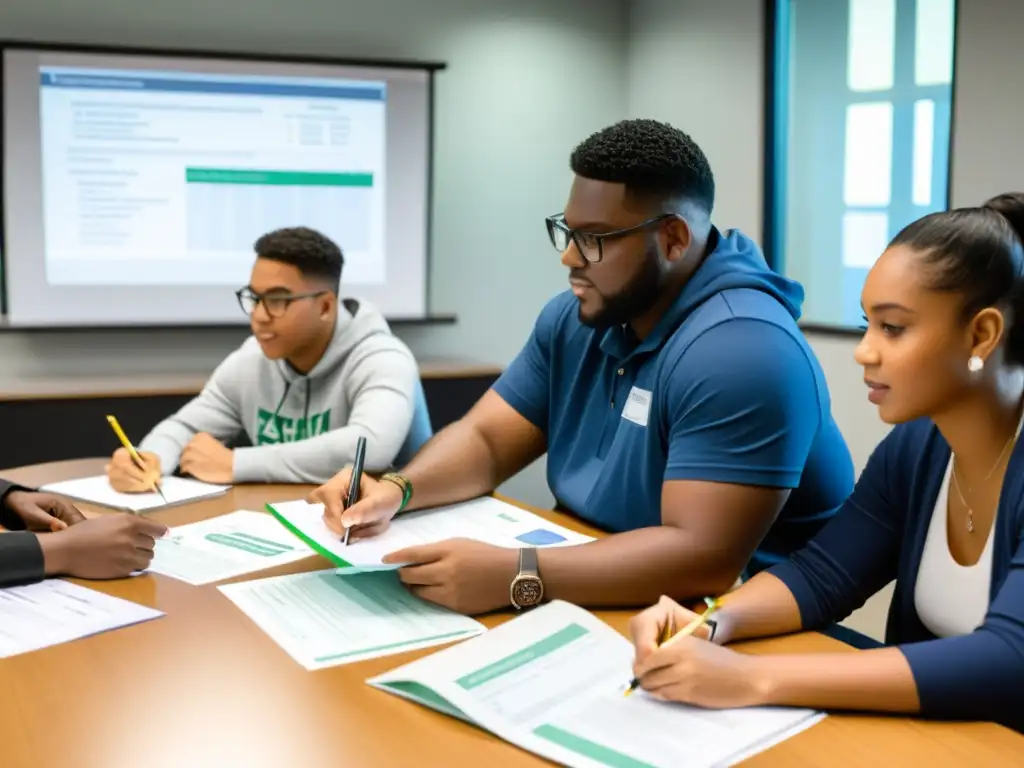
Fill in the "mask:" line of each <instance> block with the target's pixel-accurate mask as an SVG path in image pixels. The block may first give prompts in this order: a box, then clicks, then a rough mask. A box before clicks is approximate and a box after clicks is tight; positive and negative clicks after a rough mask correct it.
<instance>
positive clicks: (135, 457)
mask: <svg viewBox="0 0 1024 768" xmlns="http://www.w3.org/2000/svg"><path fill="white" fill-rule="evenodd" d="M107 422H108V423H109V424H110V428H111V429H113V430H114V434H115V435H117V439H118V440H120V441H121V445H123V446H124V449H125V450H126V451H128V455H129V456H131V457H132V461H134V462H135V464H136V466H137V467H138V468H139V469H141V470H142V471H143V472H145V471H146V462H145V461H144V460H143V459H142V457H141V456H139V452H138V451H136V450H135V446H134V445H132V441H131V440H129V439H128V435H126V434H125V433H124V430H123V429H121V425H120V424H119V423H118V421H117V418H116V417H114V416H109V415H108V416H107ZM153 490H154V491H156V492H157V493H159V494H160V498H161V499H163V500H164V503H165V504H166V503H167V497H166V496H164V492H163V491H162V490H160V485H159V483H157V482H155V481H154V483H153Z"/></svg>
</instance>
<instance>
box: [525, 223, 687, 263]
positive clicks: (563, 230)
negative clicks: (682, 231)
mask: <svg viewBox="0 0 1024 768" xmlns="http://www.w3.org/2000/svg"><path fill="white" fill-rule="evenodd" d="M675 215H676V214H674V213H663V214H661V215H660V216H655V217H654V218H653V219H648V220H647V221H642V222H640V223H639V224H635V225H633V226H632V227H626V228H625V229H616V230H613V231H611V232H581V231H580V230H578V229H570V228H569V227H568V226H566V224H565V214H561V213H556V214H555V215H554V216H548V217H547V219H545V223H546V224H547V227H548V237H550V238H551V244H552V245H553V246H555V250H556V251H558V252H559V253H563V252H564V251H565V249H566V248H568V247H569V243H571V242H573V243H576V248H577V250H579V252H580V255H581V256H582V257H583V258H584V259H586V260H587V261H588V262H590V263H591V264H596V263H597V262H599V261H600V260H601V259H602V258H604V241H605V240H608V239H610V238H615V237H623V236H624V235H631V234H633V233H634V232H638V231H640V230H641V229H645V228H646V227H649V226H651V225H652V224H657V223H659V222H661V221H664V220H665V219H671V218H674V217H675Z"/></svg>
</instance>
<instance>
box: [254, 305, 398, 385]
mask: <svg viewBox="0 0 1024 768" xmlns="http://www.w3.org/2000/svg"><path fill="white" fill-rule="evenodd" d="M377 335H386V336H388V337H391V328H390V327H389V326H388V322H387V320H385V319H384V315H382V314H381V313H380V312H379V311H378V310H377V308H376V307H374V306H373V305H371V304H369V303H368V302H366V301H364V300H362V299H341V300H340V301H339V302H338V320H337V322H336V323H335V325H334V334H333V335H332V336H331V342H330V344H328V345H327V349H325V350H324V354H323V357H321V358H320V360H319V361H318V362H317V364H316V365H314V366H313V368H312V370H310V371H309V373H305V374H303V373H299V372H298V371H296V370H295V369H294V368H292V367H291V366H290V365H289V364H288V363H287V362H286V361H284V360H275V361H274V364H275V366H276V367H277V369H278V370H279V371H280V372H281V375H282V376H283V377H284V380H285V381H286V382H288V383H289V384H294V383H296V382H299V381H302V380H303V379H308V380H310V381H311V382H315V380H316V379H320V378H323V377H324V376H329V375H330V374H331V372H333V371H334V370H336V369H337V368H338V367H339V366H340V365H341V364H342V363H343V362H344V361H345V360H346V358H348V356H349V355H350V354H351V353H352V350H354V349H355V348H356V347H357V346H358V345H360V344H362V343H363V342H364V341H366V340H367V339H369V338H370V337H371V336H377ZM313 385H314V386H315V383H314V384H313Z"/></svg>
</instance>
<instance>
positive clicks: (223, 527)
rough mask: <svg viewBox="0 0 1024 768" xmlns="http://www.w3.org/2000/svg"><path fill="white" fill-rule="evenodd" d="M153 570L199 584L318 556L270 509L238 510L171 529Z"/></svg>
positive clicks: (159, 547) (159, 545)
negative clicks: (269, 510) (265, 510)
mask: <svg viewBox="0 0 1024 768" xmlns="http://www.w3.org/2000/svg"><path fill="white" fill-rule="evenodd" d="M153 554H154V557H153V562H152V563H150V566H149V570H150V571H152V572H154V573H160V574H163V575H165V576H171V577H173V578H176V579H179V580H181V581H184V582H186V583H188V584H194V585H196V586H199V585H202V584H210V583H211V582H214V581H223V580H224V579H230V578H234V577H235V576H242V575H244V574H247V573H253V572H255V571H264V570H267V569H269V568H275V567H277V566H279V565H286V564H287V563H293V562H295V561H296V560H302V559H303V558H306V557H311V556H312V555H313V550H311V549H310V548H309V547H307V546H306V545H305V544H303V543H302V542H301V541H299V540H298V539H297V538H295V537H294V536H292V535H290V534H289V533H288V531H286V530H285V529H284V528H282V527H281V524H280V523H278V522H277V520H275V519H274V518H273V517H271V516H270V515H268V514H266V513H265V512H250V511H248V510H238V511H237V512H232V513H230V514H227V515H221V516H220V517H213V518H210V519H209V520H203V521H201V522H198V523H191V524H189V525H181V526H178V527H176V528H171V530H170V532H169V533H168V534H167V536H166V537H164V538H163V539H158V540H157V542H156V549H155V550H154V553H153Z"/></svg>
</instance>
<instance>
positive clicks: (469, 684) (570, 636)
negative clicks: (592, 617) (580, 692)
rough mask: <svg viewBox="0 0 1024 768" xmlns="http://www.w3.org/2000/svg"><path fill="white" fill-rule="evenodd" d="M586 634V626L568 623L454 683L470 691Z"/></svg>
mask: <svg viewBox="0 0 1024 768" xmlns="http://www.w3.org/2000/svg"><path fill="white" fill-rule="evenodd" d="M586 634H587V629H586V627H581V626H580V625H579V624H570V625H568V626H567V627H565V628H563V629H560V630H559V631H558V632H555V634H553V635H548V636H547V637H545V638H543V639H542V640H538V641H537V642H535V643H534V644H533V645H530V646H527V647H526V648H524V649H523V650H521V651H519V652H517V653H513V654H512V655H511V656H506V657H505V658H504V659H500V660H498V661H496V662H494V663H493V664H488V665H487V666H486V667H483V668H482V669H478V670H477V671H476V672H472V673H470V674H468V675H465V676H464V677H460V678H459V679H458V680H456V681H455V683H456V684H457V685H458V686H459V687H460V688H462V689H463V690H464V691H471V690H473V689H474V688H476V687H477V686H479V685H483V684H484V683H489V682H490V681H491V680H493V679H494V678H496V677H501V676H502V675H506V674H508V673H509V672H514V671H515V670H517V669H519V668H520V667H523V666H525V665H527V664H529V663H530V662H533V661H536V660H537V659H539V658H541V657H542V656H547V655H548V654H549V653H552V652H553V651H557V650H558V649H559V648H562V647H564V646H566V645H568V644H569V643H571V642H572V641H573V640H578V639H579V638H581V637H583V636H584V635H586Z"/></svg>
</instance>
